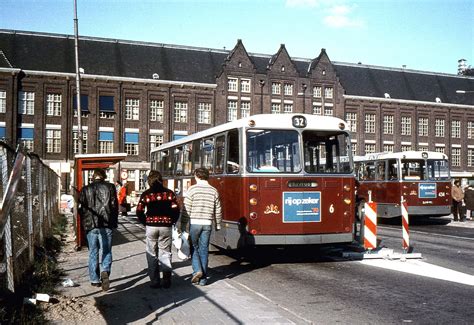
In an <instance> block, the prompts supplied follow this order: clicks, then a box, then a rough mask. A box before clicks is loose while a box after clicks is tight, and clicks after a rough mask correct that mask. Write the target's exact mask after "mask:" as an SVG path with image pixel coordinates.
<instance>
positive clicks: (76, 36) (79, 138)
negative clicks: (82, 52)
mask: <svg viewBox="0 0 474 325" xmlns="http://www.w3.org/2000/svg"><path fill="white" fill-rule="evenodd" d="M74 51H75V52H74V53H75V59H76V103H77V144H78V150H77V153H78V154H81V153H82V123H81V119H82V116H81V113H82V111H81V75H80V71H79V32H78V27H77V0H74Z"/></svg>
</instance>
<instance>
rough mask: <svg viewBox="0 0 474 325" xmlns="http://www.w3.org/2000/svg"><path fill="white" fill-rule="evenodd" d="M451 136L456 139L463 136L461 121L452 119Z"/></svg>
mask: <svg viewBox="0 0 474 325" xmlns="http://www.w3.org/2000/svg"><path fill="white" fill-rule="evenodd" d="M451 137H452V138H455V139H459V138H460V137H461V121H459V120H452V121H451Z"/></svg>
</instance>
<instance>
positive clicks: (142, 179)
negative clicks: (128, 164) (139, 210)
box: [138, 169, 148, 191]
mask: <svg viewBox="0 0 474 325" xmlns="http://www.w3.org/2000/svg"><path fill="white" fill-rule="evenodd" d="M147 177H148V175H147V170H143V169H140V170H139V179H138V190H139V191H144V190H146V188H147V179H148V178H147Z"/></svg>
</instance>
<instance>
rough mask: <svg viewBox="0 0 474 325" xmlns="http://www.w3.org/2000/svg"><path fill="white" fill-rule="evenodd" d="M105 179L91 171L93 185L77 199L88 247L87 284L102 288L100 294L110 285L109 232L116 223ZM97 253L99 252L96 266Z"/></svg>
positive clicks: (101, 172) (114, 193) (111, 189)
mask: <svg viewBox="0 0 474 325" xmlns="http://www.w3.org/2000/svg"><path fill="white" fill-rule="evenodd" d="M105 177H106V174H105V170H103V169H95V170H94V173H93V179H94V180H93V182H92V183H91V184H89V185H87V186H85V187H83V188H82V190H81V194H80V197H79V213H80V215H81V227H82V228H83V229H84V231H85V233H86V237H87V243H88V247H89V278H90V281H91V285H93V286H95V287H99V286H102V290H103V291H107V290H108V289H109V286H110V281H109V276H110V268H111V266H112V230H113V229H115V228H117V223H118V204H117V191H116V190H115V186H114V184H112V183H109V182H106V181H105ZM99 251H102V256H101V261H100V263H99V260H98V258H99ZM99 272H100V273H99Z"/></svg>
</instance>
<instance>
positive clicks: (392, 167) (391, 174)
mask: <svg viewBox="0 0 474 325" xmlns="http://www.w3.org/2000/svg"><path fill="white" fill-rule="evenodd" d="M397 166H398V164H397V161H396V160H395V159H390V160H389V161H388V180H390V181H396V180H398V172H397Z"/></svg>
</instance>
